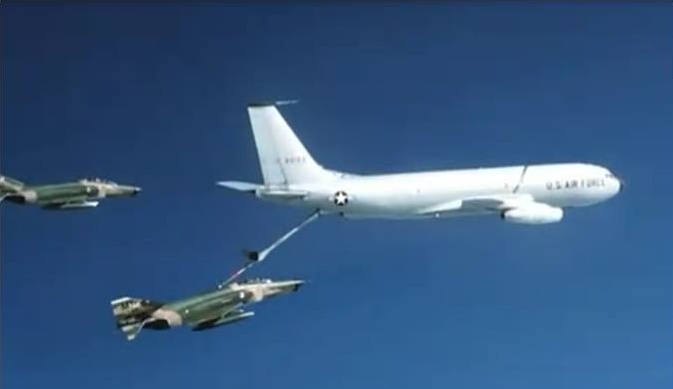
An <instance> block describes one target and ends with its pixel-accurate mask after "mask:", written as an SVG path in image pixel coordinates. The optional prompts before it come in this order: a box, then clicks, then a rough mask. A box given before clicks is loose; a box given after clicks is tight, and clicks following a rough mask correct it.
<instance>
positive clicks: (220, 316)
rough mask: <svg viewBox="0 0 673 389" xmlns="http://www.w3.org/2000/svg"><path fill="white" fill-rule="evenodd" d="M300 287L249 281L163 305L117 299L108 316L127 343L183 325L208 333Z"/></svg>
mask: <svg viewBox="0 0 673 389" xmlns="http://www.w3.org/2000/svg"><path fill="white" fill-rule="evenodd" d="M302 284H304V281H301V280H289V281H272V280H269V279H250V280H246V281H242V282H240V283H238V282H231V283H227V282H224V283H221V284H219V285H218V286H217V289H215V290H212V291H208V292H205V293H201V294H198V295H196V296H192V297H187V298H185V299H181V300H176V301H173V302H170V303H167V304H163V303H158V302H155V301H150V300H147V299H139V298H133V297H121V298H118V299H116V300H113V301H112V302H111V305H112V313H113V314H114V316H115V319H116V321H117V328H119V329H120V330H121V331H122V332H124V334H125V335H126V338H127V339H128V340H133V339H134V338H135V337H136V336H138V333H139V332H140V330H142V329H143V328H147V329H152V330H166V329H170V328H172V327H178V326H181V325H183V324H186V325H190V326H191V327H192V331H203V330H209V329H212V328H215V327H219V326H222V325H225V324H231V323H234V322H237V321H240V320H243V319H246V318H248V317H250V316H253V315H254V314H255V313H254V312H246V311H244V310H242V309H241V307H243V306H245V305H248V304H254V303H257V302H260V301H262V300H264V299H265V298H268V297H272V296H277V295H280V294H285V293H289V292H295V291H297V290H298V289H299V287H300V286H301V285H302Z"/></svg>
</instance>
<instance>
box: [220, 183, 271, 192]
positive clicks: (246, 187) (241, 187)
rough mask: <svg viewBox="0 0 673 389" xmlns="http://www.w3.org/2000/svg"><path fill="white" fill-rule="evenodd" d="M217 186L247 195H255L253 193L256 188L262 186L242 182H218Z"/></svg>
mask: <svg viewBox="0 0 673 389" xmlns="http://www.w3.org/2000/svg"><path fill="white" fill-rule="evenodd" d="M217 185H219V186H223V187H225V188H228V189H233V190H237V191H239V192H248V193H255V191H256V190H257V189H258V188H261V187H262V185H259V184H253V183H250V182H242V181H219V182H218V183H217Z"/></svg>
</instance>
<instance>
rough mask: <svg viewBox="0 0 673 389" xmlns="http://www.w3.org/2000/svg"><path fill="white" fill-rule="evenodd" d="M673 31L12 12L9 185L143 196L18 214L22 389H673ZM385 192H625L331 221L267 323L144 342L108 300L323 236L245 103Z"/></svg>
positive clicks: (13, 347)
mask: <svg viewBox="0 0 673 389" xmlns="http://www.w3.org/2000/svg"><path fill="white" fill-rule="evenodd" d="M671 16H672V8H671V6H670V5H644V6H643V5H640V6H636V5H619V6H579V5H572V6H571V5H566V6H559V5H542V6H523V5H504V4H501V5H451V4H443V5H423V6H409V5H402V4H395V5H380V6H365V5H355V4H351V5H337V4H334V5H329V6H277V5H276V6H271V5H263V4H257V5H250V6H243V5H217V4H201V5H182V4H170V5H146V6H131V5H116V4H112V3H109V4H105V5H54V6H51V5H43V4H42V5H39V4H34V5H30V6H19V5H13V4H10V5H6V4H5V5H3V7H2V15H1V16H0V21H1V22H2V23H1V24H2V27H1V31H2V38H1V42H2V119H1V120H2V139H1V140H2V146H1V150H2V155H1V157H0V160H1V163H2V172H3V174H6V175H10V176H13V177H16V178H19V179H21V180H24V181H27V182H53V181H59V180H68V179H72V178H78V177H82V176H102V177H105V178H109V179H113V180H116V181H120V182H124V183H134V184H138V185H141V186H142V187H143V188H144V191H143V193H142V194H141V195H140V196H139V197H137V198H134V199H119V200H111V201H106V202H105V203H103V204H102V206H101V207H100V208H98V209H96V210H95V211H93V212H71V213H65V212H64V213H58V212H56V213H54V212H52V213H49V212H44V211H41V210H39V209H35V208H29V207H19V206H17V205H14V204H9V203H7V204H4V203H3V204H2V205H1V209H2V217H1V227H2V245H1V252H0V254H1V255H2V275H1V293H2V294H1V314H2V316H1V327H2V328H1V331H0V334H1V338H2V339H1V346H0V351H1V352H2V366H1V374H0V376H1V378H0V380H1V381H0V384H2V387H3V388H22V389H30V388H42V387H58V388H61V387H63V388H65V387H67V388H90V387H92V386H96V387H100V388H116V387H120V386H124V387H127V388H147V387H163V388H182V387H191V386H194V385H202V386H207V387H237V388H253V387H261V386H263V385H274V387H292V388H315V387H321V388H343V387H349V388H368V389H369V388H386V389H388V388H408V387H419V386H423V387H426V388H446V387H465V388H492V387H498V388H540V387H546V388H568V387H573V388H596V387H610V388H633V387H647V388H670V387H671V386H672V385H673V348H672V347H671V346H672V344H673V326H672V325H671V324H672V323H673V310H672V309H671V307H672V306H673V281H672V280H673V278H672V276H673V262H672V261H671V258H673V246H672V243H671V236H670V230H671V223H672V220H673V206H672V205H671V198H673V177H672V175H671V164H672V162H673V161H672V159H673V158H672V157H671V144H673V131H672V130H671V129H672V128H673V108H672V107H673V105H672V104H671V102H672V101H673V77H672V73H671V69H673V24H672V23H671ZM280 98H298V99H300V100H301V102H300V104H299V105H295V106H291V107H286V108H284V109H283V113H284V115H285V116H286V118H287V119H288V121H289V122H290V123H291V125H292V126H293V127H294V128H295V130H296V132H297V133H298V134H299V136H300V137H301V138H302V140H303V141H304V143H305V144H306V146H307V147H308V148H309V149H310V150H311V152H312V153H313V155H314V157H315V158H316V159H317V160H319V161H320V162H321V163H322V164H324V165H326V166H329V167H333V168H335V169H339V170H345V171H353V172H363V173H374V172H399V171H406V170H423V169H444V168H458V167H461V168H464V167H478V166H497V165H507V164H524V163H541V162H571V161H586V162H593V163H597V164H601V165H605V166H608V167H610V168H611V169H612V170H613V171H615V172H616V173H618V174H619V175H621V176H623V177H625V179H626V180H627V181H628V190H626V191H624V192H623V193H621V194H620V195H619V196H617V197H616V198H614V199H612V200H610V201H609V202H606V203H603V204H600V205H598V206H595V207H590V208H587V209H583V210H575V211H569V212H567V214H566V218H565V219H564V221H563V222H562V223H560V224H556V225H549V226H542V227H529V226H519V225H511V224H505V223H502V222H500V221H499V220H498V219H496V218H488V217H485V218H467V219H453V220H428V221H413V222H404V221H348V220H341V219H325V220H321V221H319V222H318V223H316V224H314V225H312V226H310V227H309V228H307V229H306V230H304V231H303V232H301V234H300V235H298V236H297V237H296V238H295V239H293V240H292V241H290V242H289V243H288V244H287V245H286V246H283V247H282V248H281V249H279V250H278V251H277V252H276V253H275V254H274V255H273V256H272V257H270V259H269V260H268V261H267V262H265V263H263V264H262V265H261V266H259V267H257V268H255V269H254V270H253V271H252V273H253V274H254V275H256V276H271V277H275V278H284V277H301V278H304V279H307V280H309V281H310V283H309V285H308V286H306V287H305V288H304V289H302V290H301V292H300V293H297V294H295V295H292V296H285V297H283V298H279V299H278V300H276V301H273V302H266V303H262V304H260V305H257V306H255V307H254V309H255V311H256V312H257V315H256V316H255V317H254V318H253V319H251V320H248V321H245V322H242V323H239V324H237V325H232V326H228V327H223V328H221V329H218V330H213V331H206V332H202V333H191V332H189V331H186V330H175V331H171V332H164V333H156V332H145V333H143V334H142V335H141V336H140V337H139V338H138V339H137V340H136V341H134V342H130V343H129V342H126V340H124V338H123V336H122V335H121V334H120V333H118V332H117V331H116V329H115V328H114V323H113V319H112V316H111V312H110V309H109V300H111V299H113V298H115V297H118V296H121V295H131V296H138V297H148V298H153V299H159V300H169V299H172V298H178V297H182V296H184V295H187V294H189V293H192V292H196V291H200V290H202V289H204V288H207V287H209V286H211V285H214V284H215V283H216V282H218V281H220V280H221V279H224V278H225V277H226V276H227V275H228V274H229V273H230V272H231V271H232V270H233V268H234V267H235V266H237V265H238V264H239V261H240V259H239V256H238V255H239V254H238V253H239V250H240V249H242V248H243V247H249V246H254V247H257V246H260V245H263V244H266V243H268V242H269V241H270V240H272V239H273V238H275V237H276V236H277V235H278V234H280V233H281V232H282V231H284V230H285V229H286V228H288V227H289V226H291V225H293V224H294V223H296V222H298V221H299V220H300V219H301V218H303V217H304V216H305V215H304V213H302V211H301V210H298V209H292V208H284V207H281V206H278V205H274V204H269V203H262V202H259V201H257V200H256V199H254V198H250V197H246V196H243V195H238V194H235V193H230V192H227V191H224V190H223V189H221V188H218V187H216V186H215V184H214V183H215V182H216V181H218V180H221V179H242V180H250V181H254V180H259V179H260V173H259V170H258V166H257V160H256V154H255V150H254V143H253V140H252V134H251V132H250V128H249V124H248V122H247V116H246V112H245V105H246V104H247V103H248V102H250V101H254V100H260V99H261V100H268V99H280Z"/></svg>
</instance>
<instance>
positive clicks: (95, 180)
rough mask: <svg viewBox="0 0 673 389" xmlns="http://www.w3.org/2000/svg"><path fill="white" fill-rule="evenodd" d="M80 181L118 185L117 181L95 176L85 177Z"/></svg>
mask: <svg viewBox="0 0 673 389" xmlns="http://www.w3.org/2000/svg"><path fill="white" fill-rule="evenodd" d="M80 181H83V182H91V183H96V184H108V185H117V184H116V183H115V182H112V181H110V180H104V179H102V178H98V177H94V178H83V179H81V180H80Z"/></svg>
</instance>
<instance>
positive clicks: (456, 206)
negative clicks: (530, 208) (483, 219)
mask: <svg viewBox="0 0 673 389" xmlns="http://www.w3.org/2000/svg"><path fill="white" fill-rule="evenodd" d="M526 204H535V200H534V199H533V197H532V196H530V195H523V194H514V193H513V194H509V195H496V196H479V197H469V198H465V199H460V200H453V201H449V202H446V203H442V204H439V205H437V206H433V207H430V208H427V209H425V210H423V211H422V212H421V214H422V215H434V216H437V217H441V216H451V215H460V214H462V213H477V212H484V213H491V212H502V211H507V210H510V209H514V208H519V207H521V206H524V205H526Z"/></svg>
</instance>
